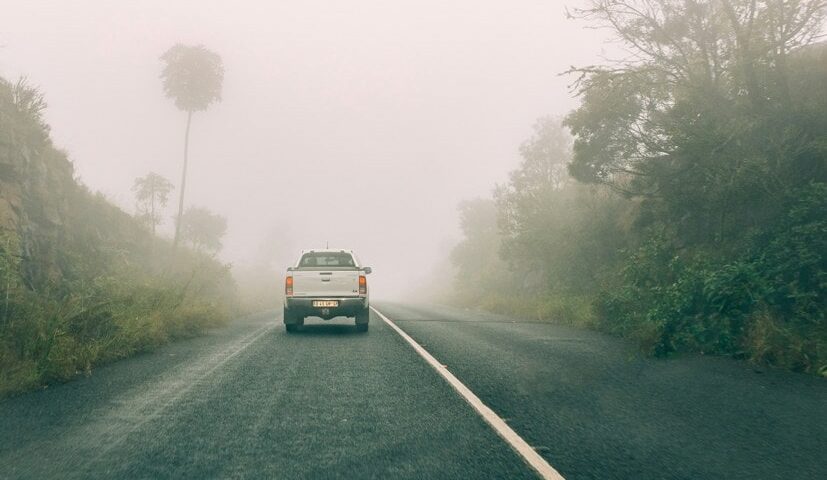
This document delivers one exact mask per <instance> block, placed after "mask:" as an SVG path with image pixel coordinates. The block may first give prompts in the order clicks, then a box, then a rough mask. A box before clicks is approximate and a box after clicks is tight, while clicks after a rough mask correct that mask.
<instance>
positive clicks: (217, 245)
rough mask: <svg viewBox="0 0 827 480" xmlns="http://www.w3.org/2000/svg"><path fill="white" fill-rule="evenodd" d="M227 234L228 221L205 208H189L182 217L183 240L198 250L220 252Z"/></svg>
mask: <svg viewBox="0 0 827 480" xmlns="http://www.w3.org/2000/svg"><path fill="white" fill-rule="evenodd" d="M226 233H227V219H226V218H224V217H222V216H221V215H217V214H214V213H212V212H210V211H209V210H207V209H206V208H203V207H189V208H188V209H187V211H186V212H185V213H184V215H183V217H181V239H182V240H184V241H186V242H189V243H190V244H191V245H192V246H193V247H194V248H195V249H196V250H199V251H202V250H206V251H210V252H213V253H215V252H218V251H219V250H221V239H222V238H223V237H224V235H225V234H226Z"/></svg>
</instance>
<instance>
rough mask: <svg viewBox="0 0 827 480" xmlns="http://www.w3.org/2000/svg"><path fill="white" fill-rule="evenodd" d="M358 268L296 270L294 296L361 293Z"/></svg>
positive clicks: (349, 295) (294, 272) (342, 295)
mask: <svg viewBox="0 0 827 480" xmlns="http://www.w3.org/2000/svg"><path fill="white" fill-rule="evenodd" d="M359 274H360V272H359V271H358V270H306V271H303V270H294V271H293V296H294V297H355V296H357V295H358V294H359Z"/></svg>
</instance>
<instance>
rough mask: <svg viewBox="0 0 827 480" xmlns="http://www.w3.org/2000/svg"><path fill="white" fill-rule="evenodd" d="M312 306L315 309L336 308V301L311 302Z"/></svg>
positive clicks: (337, 304) (337, 302)
mask: <svg viewBox="0 0 827 480" xmlns="http://www.w3.org/2000/svg"><path fill="white" fill-rule="evenodd" d="M313 306H314V307H317V308H330V307H338V306H339V301H338V300H313Z"/></svg>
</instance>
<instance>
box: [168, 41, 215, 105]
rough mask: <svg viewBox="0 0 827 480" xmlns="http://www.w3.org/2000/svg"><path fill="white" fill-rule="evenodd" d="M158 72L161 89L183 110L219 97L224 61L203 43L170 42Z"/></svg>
mask: <svg viewBox="0 0 827 480" xmlns="http://www.w3.org/2000/svg"><path fill="white" fill-rule="evenodd" d="M161 60H162V61H163V62H164V69H163V71H162V72H161V79H162V80H163V85H164V93H165V94H166V96H167V97H169V98H171V99H173V100H174V101H175V106H176V107H178V108H179V109H180V110H183V111H185V112H190V113H191V112H199V111H203V110H206V109H207V108H208V107H209V106H210V105H212V104H213V103H215V102H220V101H221V88H222V84H223V83H224V64H223V62H222V60H221V57H220V56H219V55H218V54H217V53H215V52H213V51H211V50H209V49H207V48H206V47H204V46H203V45H195V46H189V45H182V44H180V43H178V44H175V45H173V46H172V47H171V48H170V49H169V50H167V51H166V52H165V53H164V54H163V55H161Z"/></svg>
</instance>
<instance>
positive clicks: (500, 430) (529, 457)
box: [370, 307, 564, 480]
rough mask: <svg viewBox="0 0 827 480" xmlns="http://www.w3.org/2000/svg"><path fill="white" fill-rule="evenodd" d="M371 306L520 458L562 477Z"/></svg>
mask: <svg viewBox="0 0 827 480" xmlns="http://www.w3.org/2000/svg"><path fill="white" fill-rule="evenodd" d="M370 308H371V310H373V313H375V314H377V315H379V318H381V319H382V320H384V321H385V323H387V324H388V325H390V327H391V328H393V329H394V330H396V333H398V334H399V335H400V336H402V338H404V339H405V341H407V342H408V343H409V344H410V345H411V346H412V347H413V349H414V350H416V353H418V354H419V356H421V357H422V358H424V359H425V361H426V362H428V364H429V365H430V366H432V367H433V368H434V370H436V371H437V373H439V374H440V375H442V378H444V379H445V380H446V381H448V383H449V384H450V385H451V386H452V387H454V390H456V391H457V393H459V394H460V396H461V397H462V398H464V399H465V401H466V402H468V403H469V404H470V405H471V406H472V407H474V410H476V411H477V413H479V414H480V416H481V417H482V418H483V420H485V421H486V422H487V423H488V424H489V425H491V428H493V429H494V431H496V432H497V435H499V436H500V437H501V438H502V439H503V440H505V441H506V442H507V443H508V444H509V445H510V446H511V448H513V449H514V451H516V452H517V454H519V455H520V456H521V457H523V459H524V460H525V461H526V462H527V463H528V464H529V465H530V466H531V467H532V468H533V469H534V470H535V471H536V472H537V473H538V474H540V477H542V478H544V479H548V480H564V479H563V476H562V475H560V473H559V472H558V471H557V470H555V469H554V467H552V466H551V465H549V463H548V462H547V461H546V460H545V459H544V458H543V457H541V456H540V454H538V453H537V452H536V451H535V450H534V449H533V448H531V445H529V444H528V443H527V442H526V441H525V440H523V438H522V437H521V436H519V435H517V432H515V431H514V430H512V429H511V427H509V426H508V424H507V423H505V420H503V419H502V418H500V417H499V415H497V414H496V413H494V410H491V408H489V407H488V405H486V404H484V403H482V400H480V398H479V397H478V396H477V395H476V394H475V393H474V392H472V391H471V390H470V389H469V388H468V387H466V386H465V385H464V384H463V383H462V382H460V381H459V379H458V378H457V377H455V376H454V374H453V373H451V372H449V371H448V367H446V366H445V365H443V364H441V363H439V361H437V359H436V358H434V356H433V355H431V354H430V353H428V351H427V350H425V349H424V348H422V346H421V345H420V344H418V343H416V340H414V339H413V338H411V336H410V335H408V334H407V333H405V331H404V330H402V329H401V328H399V327H398V326H397V325H396V324H395V323H393V322H392V321H391V319H389V318H388V317H386V316H385V315H383V314H382V313H381V312H379V310H377V309H375V308H374V307H370Z"/></svg>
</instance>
